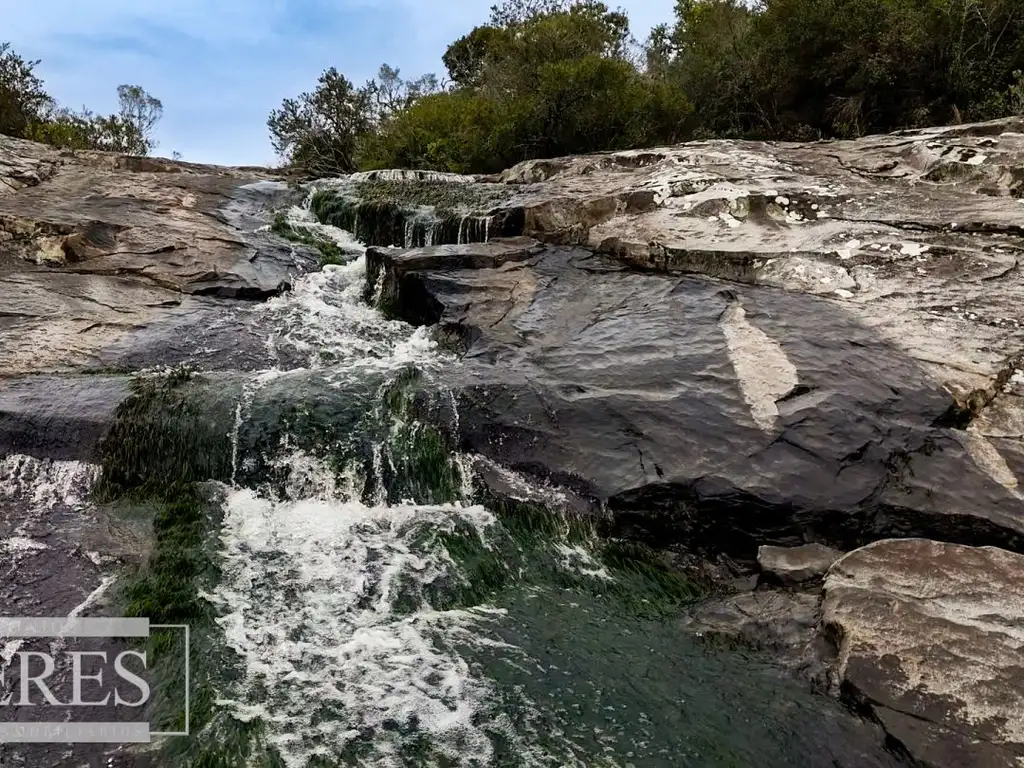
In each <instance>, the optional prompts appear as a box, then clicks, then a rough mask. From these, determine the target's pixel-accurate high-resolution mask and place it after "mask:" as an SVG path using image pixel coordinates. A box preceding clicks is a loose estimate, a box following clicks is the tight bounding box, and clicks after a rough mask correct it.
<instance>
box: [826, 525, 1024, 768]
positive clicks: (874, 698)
mask: <svg viewBox="0 0 1024 768" xmlns="http://www.w3.org/2000/svg"><path fill="white" fill-rule="evenodd" d="M822 616H823V623H824V628H825V630H826V631H827V633H828V634H829V635H830V636H831V637H832V638H833V640H834V642H835V643H836V645H837V647H838V661H837V671H838V675H839V678H840V681H841V684H842V686H843V687H844V689H846V690H847V691H848V692H849V693H850V694H851V695H853V696H855V697H856V698H857V699H858V700H860V701H862V702H863V703H864V704H866V705H867V706H869V707H870V708H871V710H872V711H873V713H874V714H875V716H876V717H877V718H878V719H879V721H881V723H882V724H883V725H884V727H885V729H886V730H887V732H888V733H889V734H890V735H891V736H892V737H893V738H895V739H897V740H898V741H899V742H901V743H902V744H903V745H904V746H905V747H906V748H907V749H908V750H909V751H910V752H911V754H913V755H914V756H915V757H916V758H917V759H918V760H919V761H920V763H921V764H923V765H927V766H978V767H979V768H981V767H982V766H984V767H985V768H987V767H988V766H993V767H995V766H1000V767H1002V766H1014V765H1021V764H1024V557H1022V556H1021V555H1017V554H1014V553H1011V552H1007V551H1005V550H1001V549H995V548H974V547H963V546H957V545H955V544H945V543H939V542H934V541H925V540H921V539H904V540H899V541H880V542H876V543H874V544H872V545H870V546H868V547H865V548H863V549H860V550H857V551H856V552H852V553H850V554H849V555H847V556H846V557H844V558H843V559H841V560H840V561H839V562H837V563H836V564H835V565H834V566H833V567H832V569H831V571H830V572H829V574H828V577H827V578H826V580H825V599H824V603H823V607H822Z"/></svg>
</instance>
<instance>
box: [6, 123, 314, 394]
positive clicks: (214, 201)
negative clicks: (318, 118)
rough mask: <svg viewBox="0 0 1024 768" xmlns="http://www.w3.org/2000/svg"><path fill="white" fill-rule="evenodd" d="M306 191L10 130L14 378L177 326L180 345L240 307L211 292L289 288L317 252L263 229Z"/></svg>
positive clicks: (9, 356) (246, 172)
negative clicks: (80, 148)
mask: <svg viewBox="0 0 1024 768" xmlns="http://www.w3.org/2000/svg"><path fill="white" fill-rule="evenodd" d="M301 194H302V193H301V192H298V191H294V190H290V189H289V188H288V187H287V185H285V184H284V183H282V182H276V181H273V180H271V177H270V176H269V175H268V172H267V171H256V170H254V169H235V168H218V167H213V166H199V165H193V164H187V163H175V162H173V161H169V160H162V159H159V158H128V157H125V156H121V155H111V154H106V153H99V152H84V153H70V152H60V151H58V150H56V149H53V148H51V147H47V146H45V145H42V144H36V143H33V142H27V141H20V140H16V139H11V138H9V137H6V136H0V307H2V309H0V374H5V375H11V374H15V373H37V372H56V371H69V370H70V371H74V370H81V369H83V368H90V367H96V366H97V365H104V364H108V363H109V362H110V361H109V354H107V350H109V349H111V348H113V347H117V346H120V347H122V348H124V347H125V346H129V347H132V348H134V349H136V350H137V349H140V348H145V347H147V346H148V344H147V342H148V341H149V340H151V339H152V338H153V337H154V336H160V335H161V334H164V335H166V334H165V333H164V331H163V329H164V328H167V327H173V328H175V329H176V331H177V333H178V335H179V343H180V340H181V339H182V338H188V337H190V336H193V335H202V334H203V331H202V329H204V328H208V327H210V326H211V325H214V324H215V320H216V318H217V317H222V316H223V315H224V314H226V313H224V312H222V311H221V310H222V308H223V307H224V305H223V304H220V303H218V302H217V301H215V300H213V298H211V297H216V298H218V299H243V300H249V299H262V298H266V297H268V296H273V295H275V294H278V293H280V292H281V291H284V290H287V289H288V288H289V287H290V286H291V283H292V281H293V280H294V278H295V277H296V276H297V275H299V274H301V273H302V272H304V271H308V270H309V269H310V268H312V267H313V266H315V261H314V260H313V259H312V258H311V257H310V256H309V255H308V254H306V253H305V252H304V251H303V250H301V249H300V250H296V249H294V248H292V247H291V245H290V244H288V243H287V242H285V241H283V240H281V239H280V238H277V237H276V236H274V235H273V234H271V233H269V232H264V231H257V230H258V229H259V228H260V226H261V225H263V224H266V223H268V222H269V218H270V213H269V212H270V210H271V209H272V208H274V207H278V206H281V205H284V204H285V203H286V202H288V201H290V200H293V199H294V198H295V197H296V195H301ZM232 311H234V310H232ZM236 314H237V313H236ZM186 327H187V328H189V330H190V331H191V332H189V333H186V334H184V336H182V335H181V331H182V330H183V328H186ZM198 347H199V345H196V347H195V348H194V351H195V350H196V349H198ZM229 348H230V345H229ZM151 360H152V361H153V362H163V361H162V360H161V358H160V356H159V354H157V353H154V354H152V355H151Z"/></svg>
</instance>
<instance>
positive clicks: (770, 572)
mask: <svg viewBox="0 0 1024 768" xmlns="http://www.w3.org/2000/svg"><path fill="white" fill-rule="evenodd" d="M842 555H843V553H842V552H840V551H839V550H836V549H832V548H831V547H826V546H825V545H824V544H803V545H801V546H799V547H772V546H768V545H765V546H762V547H758V550H757V564H758V565H759V566H761V573H762V575H763V576H764V577H766V578H768V579H769V580H771V581H775V582H777V583H779V584H783V585H785V586H793V585H796V584H803V583H805V582H808V581H813V580H815V579H820V578H821V577H822V576H824V575H825V573H826V572H827V571H828V569H829V568H831V567H832V563H834V562H835V561H836V560H838V559H839V558H840V557H842Z"/></svg>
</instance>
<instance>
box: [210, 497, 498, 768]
mask: <svg viewBox="0 0 1024 768" xmlns="http://www.w3.org/2000/svg"><path fill="white" fill-rule="evenodd" d="M459 521H462V522H469V523H470V524H471V525H473V526H474V527H476V528H477V530H478V531H480V532H481V534H484V533H486V529H487V528H488V527H489V526H490V525H491V524H492V523H493V517H492V516H491V515H490V513H488V512H487V511H486V510H484V509H483V508H482V507H457V506H433V507H427V506H413V505H407V506H398V507H390V508H387V507H368V506H365V505H363V504H360V503H359V502H355V501H340V500H337V499H320V500H317V499H304V500H301V501H288V502H272V501H270V500H267V499H265V498H260V497H259V496H257V495H256V494H255V493H254V492H252V491H250V490H236V491H234V492H232V493H231V494H230V495H229V497H228V499H227V502H226V505H225V519H224V526H223V533H222V543H223V563H222V568H223V574H224V576H223V579H222V581H221V583H220V584H219V586H218V587H217V588H216V590H215V591H214V593H213V594H212V595H209V596H208V597H209V598H210V599H211V600H212V602H213V603H214V604H215V605H217V606H218V607H220V609H221V610H222V611H223V616H222V618H220V619H218V623H219V624H220V625H221V627H222V628H223V630H224V633H225V636H226V640H227V643H228V644H229V645H230V647H232V648H233V649H234V650H235V651H237V652H238V654H239V655H240V656H241V658H242V660H243V662H244V668H245V679H244V681H243V683H242V684H241V686H240V688H239V689H238V690H236V691H227V692H225V694H224V698H223V700H222V701H221V702H220V703H221V704H222V705H224V706H226V707H228V708H229V710H230V711H231V712H232V713H233V714H234V715H235V716H236V717H238V718H239V719H243V720H246V719H252V718H253V717H260V718H262V719H263V720H264V721H265V722H266V724H267V728H268V738H269V740H270V741H271V743H273V744H274V745H275V746H277V748H278V749H279V750H280V751H281V753H282V755H283V756H284V759H285V762H286V764H287V765H288V766H304V765H306V764H308V762H309V761H310V760H311V759H312V758H313V757H314V756H315V755H318V754H320V755H332V754H333V755H336V754H337V753H338V752H339V751H340V750H343V749H344V748H345V746H346V745H347V744H349V743H350V742H352V741H353V740H354V739H356V738H357V736H358V735H359V733H360V732H361V731H362V732H365V730H366V729H370V730H371V731H372V732H373V733H374V736H373V743H372V747H371V750H372V752H373V757H372V758H368V760H369V762H368V763H366V764H373V765H396V766H397V765H401V763H400V761H399V756H398V752H397V747H398V743H397V741H396V739H397V738H398V737H397V736H395V735H394V731H391V730H387V729H385V728H384V725H385V724H386V723H388V722H390V721H394V722H397V723H400V724H403V725H408V724H410V723H412V722H413V721H418V729H419V730H420V731H421V732H423V733H424V734H425V735H426V736H427V737H429V738H430V740H431V742H432V744H433V745H434V746H435V748H438V749H440V750H442V751H443V752H445V753H446V754H447V756H448V757H449V758H450V759H451V760H453V761H454V762H453V764H454V765H484V764H487V763H488V761H489V759H490V755H491V745H490V741H489V739H488V738H487V734H486V732H485V731H484V730H483V726H482V725H481V724H480V723H479V722H477V721H476V719H475V716H476V715H477V714H478V712H479V711H480V710H481V708H482V706H483V704H484V702H485V701H486V700H487V699H488V696H489V695H490V688H489V685H488V683H487V682H486V681H484V680H482V679H480V678H477V677H475V676H474V675H473V674H472V673H471V670H470V668H469V665H468V663H467V662H466V661H465V660H463V659H462V658H461V657H460V656H459V655H458V654H457V653H455V652H454V651H453V650H452V649H451V648H450V647H449V642H450V641H451V639H452V638H453V637H454V636H457V637H458V640H459V641H460V642H468V641H471V640H472V638H473V637H475V636H476V634H477V633H476V632H474V631H471V630H472V628H473V627H474V626H477V625H478V624H479V623H480V622H484V621H486V620H487V619H488V618H489V617H490V614H489V612H488V611H486V610H474V611H460V610H453V611H444V612H440V611H435V610H433V609H432V608H431V607H430V606H429V605H427V604H426V603H425V602H424V601H422V600H420V599H418V598H417V597H416V596H415V595H411V594H409V593H406V594H404V595H403V594H402V590H403V589H404V588H405V587H406V586H407V585H408V584H413V585H417V584H420V585H422V584H430V583H433V582H434V581H436V580H439V579H448V578H453V577H454V575H455V573H454V564H453V563H452V561H451V560H450V558H449V557H448V555H447V553H446V552H445V551H444V550H443V548H440V547H437V548H435V549H433V550H430V549H424V548H422V547H419V546H417V545H416V544H415V541H416V538H417V536H420V535H422V534H424V533H425V532H431V533H432V532H435V531H438V530H451V529H452V528H453V527H454V526H455V524H456V523H457V522H459ZM400 597H402V599H403V605H404V606H405V608H404V609H403V610H402V611H399V610H396V606H397V603H398V600H399V598H400ZM409 600H412V604H411V605H409V604H408V601H409ZM445 638H447V639H448V640H446V639H445ZM257 689H259V690H262V691H265V693H263V694H261V695H260V696H259V697H258V696H257V695H256V693H255V692H256V690H257ZM254 701H261V702H262V703H260V704H253V703H252V702H254Z"/></svg>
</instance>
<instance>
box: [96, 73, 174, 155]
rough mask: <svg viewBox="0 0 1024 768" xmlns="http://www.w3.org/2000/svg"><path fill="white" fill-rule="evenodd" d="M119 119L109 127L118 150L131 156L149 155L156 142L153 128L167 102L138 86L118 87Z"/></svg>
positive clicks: (108, 129)
mask: <svg viewBox="0 0 1024 768" xmlns="http://www.w3.org/2000/svg"><path fill="white" fill-rule="evenodd" d="M117 101H118V105H119V110H118V114H117V119H116V120H114V121H111V122H110V123H109V124H108V126H107V131H108V132H109V135H110V138H111V141H112V142H113V143H115V144H117V145H118V146H117V150H118V151H121V152H124V153H126V154H129V155H148V154H149V153H150V152H151V151H153V150H154V149H155V148H156V146H157V142H156V140H155V139H154V138H153V128H154V127H155V126H156V124H157V123H158V122H159V121H160V118H161V117H163V114H164V105H163V104H162V103H161V102H160V99H157V98H155V97H153V96H150V95H149V94H148V93H146V91H145V89H143V88H142V86H139V85H119V86H118V87H117Z"/></svg>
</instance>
